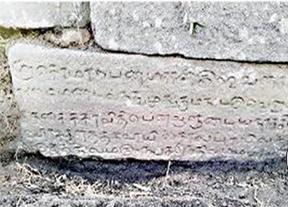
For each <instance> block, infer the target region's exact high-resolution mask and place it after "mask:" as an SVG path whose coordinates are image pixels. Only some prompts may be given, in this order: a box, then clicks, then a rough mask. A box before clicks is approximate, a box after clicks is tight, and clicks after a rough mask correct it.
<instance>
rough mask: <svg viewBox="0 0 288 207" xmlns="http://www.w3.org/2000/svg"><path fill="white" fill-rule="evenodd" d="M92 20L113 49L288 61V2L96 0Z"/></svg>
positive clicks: (100, 41) (98, 34)
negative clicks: (100, 0) (131, 0)
mask: <svg viewBox="0 0 288 207" xmlns="http://www.w3.org/2000/svg"><path fill="white" fill-rule="evenodd" d="M91 22H92V27H93V30H94V36H95V41H96V43H97V44H99V45H100V46H101V47H103V48H105V49H109V50H121V51H126V52H132V53H140V54H162V55H164V54H180V55H183V56H185V57H191V58H203V59H207V58H208V59H232V60H239V61H273V62H287V61H288V56H287V52H288V47H287V46H288V3H287V2H277V3H275V2H133V3H132V2H105V3H104V2H91Z"/></svg>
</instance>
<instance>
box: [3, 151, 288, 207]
mask: <svg viewBox="0 0 288 207" xmlns="http://www.w3.org/2000/svg"><path fill="white" fill-rule="evenodd" d="M287 178H288V176H287V166H286V160H285V158H275V159H271V160H266V161H264V162H255V161H246V162H237V161H235V160H230V161H221V160H215V161H213V160H211V161H206V162H164V161H157V162H156V161H150V162H149V161H145V162H144V161H136V160H122V161H115V160H113V161H112V160H110V161H107V160H105V161H104V160H80V159H77V158H75V157H70V158H57V159H49V158H45V157H42V156H41V155H17V156H16V155H14V154H9V153H8V154H6V155H5V156H3V155H2V160H1V165H0V195H1V196H0V206H1V207H2V206H3V207H4V206H5V207H10V206H11V207H12V206H15V207H16V206H17V207H19V206H25V207H26V206H29V207H36V206H40V205H41V206H43V207H60V206H61V207H62V206H63V207H64V206H65V207H66V206H71V207H72V206H75V207H76V206H77V207H80V206H109V207H110V206H115V207H116V206H117V207H118V206H143V207H144V206H191V207H192V206H193V207H194V206H195V207H196V206H197V207H202V206H203V207H204V206H205V207H206V206H207V207H208V206H215V207H216V206H220V207H240V206H251V207H252V206H255V207H256V206H257V207H258V206H259V207H274V206H275V207H276V206H277V207H278V206H283V207H286V206H288V200H287V198H288V179H287Z"/></svg>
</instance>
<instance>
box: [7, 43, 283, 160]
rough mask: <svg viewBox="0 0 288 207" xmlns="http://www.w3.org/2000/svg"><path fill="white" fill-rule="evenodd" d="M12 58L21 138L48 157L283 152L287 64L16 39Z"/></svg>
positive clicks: (204, 156)
mask: <svg viewBox="0 0 288 207" xmlns="http://www.w3.org/2000/svg"><path fill="white" fill-rule="evenodd" d="M8 60H9V65H10V67H11V73H12V80H13V87H14V92H15V96H16V99H17V101H18V105H19V107H20V110H21V120H20V122H21V128H22V136H21V137H20V140H21V143H22V144H21V145H20V146H22V147H23V148H24V149H25V150H27V151H30V152H35V151H40V153H42V154H43V155H45V156H51V157H55V156H66V155H76V156H79V157H91V156H100V157H103V158H106V159H115V158H136V159H144V160H149V159H155V160H158V159H159V160H170V159H172V160H207V159H211V158H216V157H217V158H221V159H234V158H235V159H259V160H261V159H268V158H272V157H275V156H284V155H285V153H286V150H287V147H288V145H287V141H288V139H287V135H288V134H287V133H288V87H287V86H288V70H287V65H272V64H270V65H269V64H244V63H241V64H240V63H235V62H221V61H197V60H187V59H183V58H170V57H165V58H164V57H163V58H157V57H146V56H141V55H124V54H109V53H96V52H94V53H93V52H88V51H86V52H83V51H73V50H68V49H55V48H48V47H43V46H37V45H32V44H25V43H17V44H15V45H14V46H12V47H10V49H9V51H8Z"/></svg>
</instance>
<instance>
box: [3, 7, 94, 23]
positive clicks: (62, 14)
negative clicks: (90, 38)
mask: <svg viewBox="0 0 288 207" xmlns="http://www.w3.org/2000/svg"><path fill="white" fill-rule="evenodd" d="M88 22H89V3H80V2H73V3H72V2H70V3H68V2H2V3H1V7H0V26H2V27H8V28H9V27H12V28H24V29H30V28H31V29H33V28H47V27H55V26H62V27H71V26H79V27H83V26H85V25H86V24H87V23H88Z"/></svg>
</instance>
